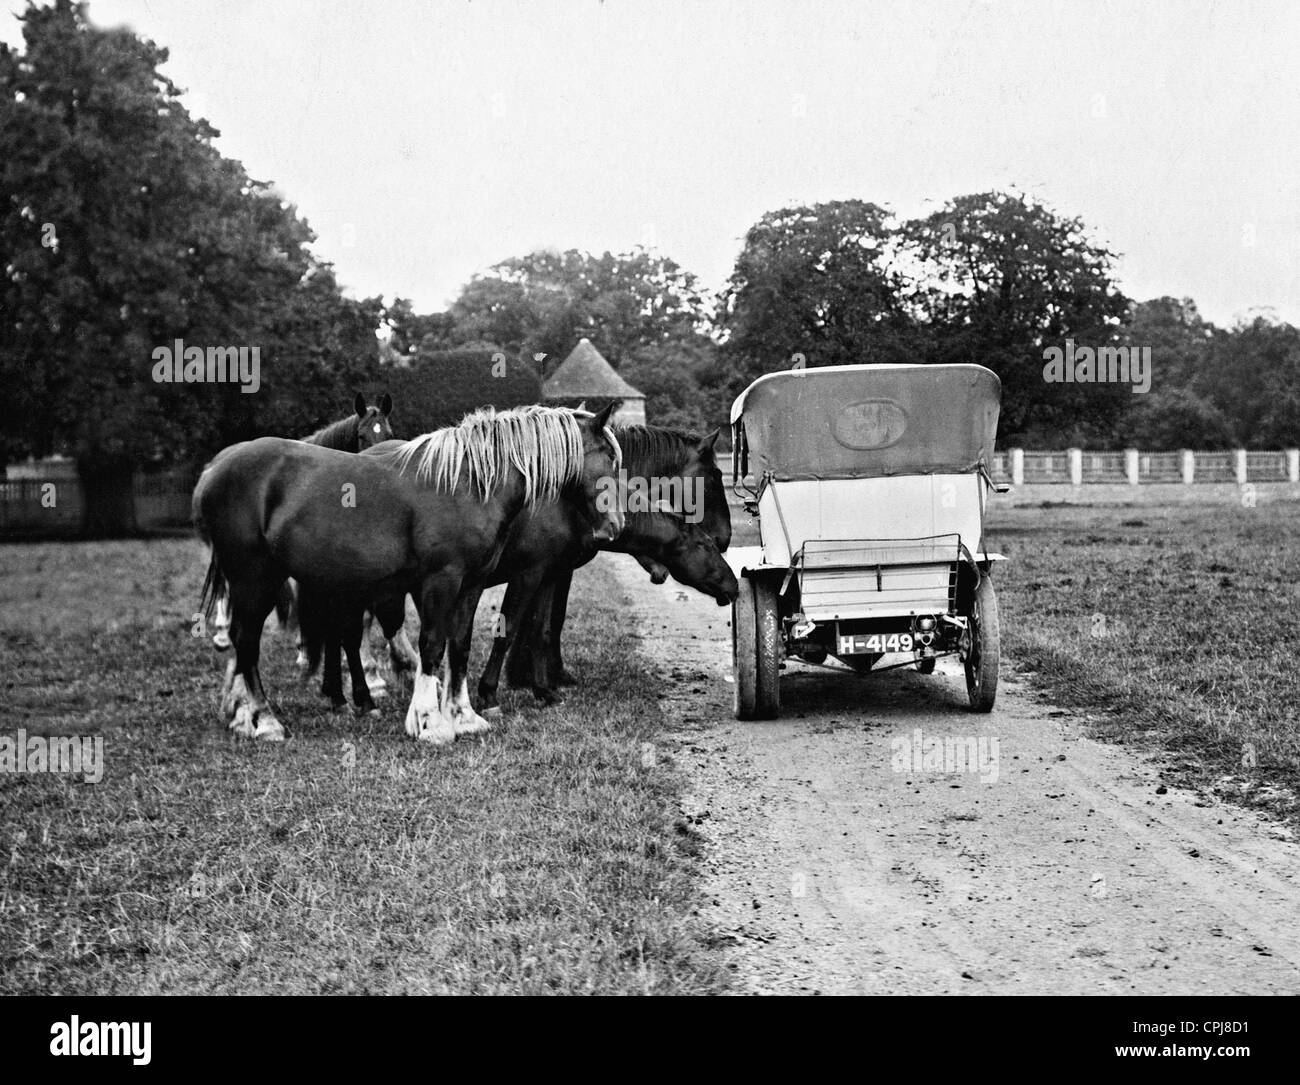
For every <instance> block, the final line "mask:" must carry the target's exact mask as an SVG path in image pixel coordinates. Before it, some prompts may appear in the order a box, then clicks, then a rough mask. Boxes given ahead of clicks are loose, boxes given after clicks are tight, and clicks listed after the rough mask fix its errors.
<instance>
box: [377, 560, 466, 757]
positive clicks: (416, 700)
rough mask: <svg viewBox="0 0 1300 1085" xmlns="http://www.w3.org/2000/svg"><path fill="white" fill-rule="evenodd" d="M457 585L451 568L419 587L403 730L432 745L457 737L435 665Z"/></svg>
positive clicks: (456, 574)
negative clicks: (414, 660)
mask: <svg viewBox="0 0 1300 1085" xmlns="http://www.w3.org/2000/svg"><path fill="white" fill-rule="evenodd" d="M460 586H461V574H460V572H459V571H457V570H452V569H441V570H439V571H438V572H436V573H434V574H432V575H431V576H428V577H426V578H425V580H424V583H423V584H421V586H420V668H419V670H417V671H416V672H415V689H414V691H413V692H412V694H411V705H410V707H409V708H408V709H407V710H406V733H407V734H408V735H410V736H411V737H412V738H415V739H419V740H420V741H421V742H431V743H433V744H434V745H435V746H443V745H446V744H447V743H448V742H454V741H455V739H456V727H455V725H454V724H453V723H452V721H451V719H449V718H448V716H447V714H446V712H445V711H444V709H443V705H442V699H441V697H440V696H439V690H438V665H439V664H440V663H441V662H442V654H443V649H444V648H446V646H447V632H448V627H449V623H450V621H451V611H452V609H453V607H454V606H455V604H456V600H457V597H458V596H459V594H460ZM381 620H382V619H381Z"/></svg>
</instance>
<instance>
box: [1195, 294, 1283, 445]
mask: <svg viewBox="0 0 1300 1085" xmlns="http://www.w3.org/2000/svg"><path fill="white" fill-rule="evenodd" d="M1197 389H1198V391H1200V392H1201V393H1202V394H1203V395H1204V397H1205V398H1206V399H1207V400H1209V402H1211V403H1212V404H1213V405H1214V406H1215V407H1217V408H1218V409H1219V410H1220V411H1222V412H1223V413H1224V414H1225V415H1227V417H1228V418H1229V419H1230V420H1231V422H1232V425H1233V429H1234V432H1235V435H1236V439H1237V442H1236V443H1237V444H1238V446H1239V447H1241V448H1257V449H1258V448H1294V447H1296V446H1297V445H1300V329H1298V328H1296V327H1294V326H1293V325H1291V324H1286V323H1282V322H1279V321H1277V320H1274V319H1272V318H1271V317H1269V316H1264V315H1257V316H1255V317H1253V318H1252V319H1250V320H1247V321H1243V322H1241V323H1239V324H1238V325H1237V326H1236V327H1234V328H1232V329H1230V330H1226V331H1225V330H1222V329H1216V330H1215V333H1214V336H1213V338H1212V339H1211V341H1210V346H1209V349H1208V352H1207V356H1206V360H1205V365H1204V367H1203V368H1202V370H1201V373H1200V377H1199V379H1198V381H1197Z"/></svg>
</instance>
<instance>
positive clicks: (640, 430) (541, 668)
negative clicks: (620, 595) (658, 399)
mask: <svg viewBox="0 0 1300 1085" xmlns="http://www.w3.org/2000/svg"><path fill="white" fill-rule="evenodd" d="M614 432H615V434H616V435H617V437H618V441H619V445H620V446H621V447H622V449H623V458H624V463H625V469H626V472H627V474H628V475H630V476H634V477H639V478H669V479H674V480H681V481H682V482H683V483H685V484H686V486H689V487H690V488H691V489H694V490H696V493H697V496H702V500H699V501H697V508H696V510H695V517H694V518H695V519H697V520H698V524H699V527H700V528H702V529H703V530H704V531H705V532H707V534H708V535H709V536H710V537H711V538H712V540H713V542H714V543H715V545H716V546H717V549H718V551H719V552H725V551H726V549H727V547H728V546H729V545H730V544H731V511H730V508H729V506H728V505H727V492H726V487H725V485H724V484H723V479H722V472H721V471H720V470H719V469H718V465H717V461H716V459H715V458H714V445H715V443H716V442H717V439H718V431H717V430H714V431H713V432H712V433H710V434H708V435H707V436H705V437H698V436H695V435H693V434H690V433H684V432H682V431H680V430H672V429H665V428H663V427H660V426H625V427H618V428H616V429H615V431H614ZM699 488H702V491H703V492H702V495H699ZM683 492H685V487H683ZM599 549H601V550H610V551H614V552H618V553H628V554H631V555H632V556H633V557H635V558H636V560H637V562H638V563H639V564H640V565H641V567H642V568H644V569H645V570H646V572H648V573H650V579H651V582H652V583H655V584H662V583H663V582H664V580H666V579H667V577H668V576H669V574H671V575H672V576H673V577H674V578H675V579H676V580H678V581H680V582H681V583H683V584H685V585H686V586H687V587H693V588H698V587H699V585H698V584H696V583H694V582H693V581H692V580H691V579H690V578H689V577H684V576H682V575H681V574H680V571H679V570H678V569H677V568H673V567H672V566H671V565H669V563H667V562H663V561H658V560H656V558H655V555H654V553H652V552H650V551H648V550H647V549H646V548H644V547H641V546H638V545H637V540H636V539H635V537H634V536H630V535H628V534H627V533H626V532H624V534H623V535H621V536H619V537H618V538H617V539H613V540H608V541H603V542H601V543H600V544H599ZM590 560H591V558H590V556H588V557H587V558H585V559H584V561H581V562H578V563H577V564H575V565H573V566H570V567H568V568H565V567H564V565H563V564H562V563H558V564H556V565H555V566H554V567H553V568H552V569H551V570H550V574H549V575H548V576H547V577H546V578H545V579H544V580H543V581H542V583H541V585H540V586H539V587H538V589H537V591H536V594H535V596H534V599H533V601H532V604H531V606H529V607H526V608H524V610H523V612H522V614H521V615H520V619H519V621H520V628H519V630H518V633H519V635H518V638H517V639H514V646H513V648H512V649H511V651H510V655H509V663H508V665H507V669H506V674H507V676H508V678H509V680H510V684H511V685H512V686H514V687H515V688H516V689H522V688H524V687H525V686H529V685H531V686H532V687H533V689H534V691H537V690H543V691H548V692H542V693H540V694H538V696H539V697H540V698H541V699H542V700H543V701H547V702H548V703H554V701H555V699H556V698H555V696H554V691H555V688H556V687H557V686H561V685H574V684H575V679H574V678H573V677H572V675H570V674H569V673H568V672H567V671H566V670H565V668H564V663H563V660H562V658H561V651H560V635H561V633H562V632H563V629H564V621H565V617H566V615H567V613H568V604H569V589H570V587H571V585H572V582H573V571H574V569H576V568H578V567H579V566H580V565H582V564H584V563H585V561H590ZM703 590H705V591H706V593H707V594H710V595H714V598H717V599H718V600H719V603H721V602H723V601H724V600H722V599H721V598H720V597H719V596H717V595H716V594H715V593H713V592H709V591H708V590H707V589H703ZM732 598H734V595H733V596H732ZM494 647H495V646H494ZM480 692H482V685H481V684H480Z"/></svg>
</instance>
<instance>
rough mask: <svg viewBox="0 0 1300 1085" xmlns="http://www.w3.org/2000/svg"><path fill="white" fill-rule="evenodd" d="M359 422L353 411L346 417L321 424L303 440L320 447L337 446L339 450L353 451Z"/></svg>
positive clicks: (355, 446) (355, 448)
mask: <svg viewBox="0 0 1300 1085" xmlns="http://www.w3.org/2000/svg"><path fill="white" fill-rule="evenodd" d="M360 424H361V419H360V417H359V416H358V415H357V414H356V412H355V411H354V412H353V413H352V414H350V415H348V416H347V417H346V418H340V419H339V420H338V421H337V422H331V423H330V424H329V425H327V426H321V428H320V429H318V430H317V431H316V432H315V433H313V434H312V435H311V436H310V437H304V438H303V442H304V443H305V444H309V445H320V446H321V447H322V448H337V449H338V450H339V451H340V452H355V451H356V450H357V427H358V426H359V425H360Z"/></svg>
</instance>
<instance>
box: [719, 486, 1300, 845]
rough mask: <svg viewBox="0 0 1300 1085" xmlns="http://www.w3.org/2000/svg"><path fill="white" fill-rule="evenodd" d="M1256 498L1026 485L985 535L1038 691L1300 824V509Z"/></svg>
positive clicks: (1001, 503)
mask: <svg viewBox="0 0 1300 1085" xmlns="http://www.w3.org/2000/svg"><path fill="white" fill-rule="evenodd" d="M1259 491H1260V492H1259V497H1260V500H1259V502H1258V503H1257V504H1256V506H1255V507H1253V508H1248V507H1245V505H1243V504H1242V502H1241V500H1240V494H1241V491H1240V488H1239V487H1236V486H1222V487H1211V486H1202V487H1187V486H1177V487H1175V486H1168V487H1141V488H1138V487H1119V486H1115V487H1105V486H1082V487H1066V486H1056V487H1051V486H1035V487H1024V488H1018V489H1017V490H1016V491H1013V495H1012V497H1013V498H1014V499H1015V501H1016V502H1019V503H1017V504H1013V503H1012V501H1011V500H1008V499H1001V500H998V499H995V500H994V502H993V503H992V504H991V505H990V508H989V513H988V519H987V539H988V547H989V549H990V550H993V551H998V552H1001V553H1002V554H1004V555H1006V556H1007V557H1008V558H1010V559H1011V560H1010V561H1008V562H1005V563H1003V564H1001V565H1000V566H999V567H998V569H997V572H996V575H995V583H996V584H997V590H998V599H999V604H1000V610H1001V618H1002V648H1003V652H1004V654H1005V655H1006V656H1007V658H1008V659H1009V660H1010V661H1011V662H1013V663H1014V664H1015V665H1018V666H1019V667H1020V668H1021V669H1022V671H1024V672H1027V673H1028V674H1029V675H1030V676H1031V677H1032V679H1033V680H1034V682H1035V684H1036V685H1037V686H1038V688H1039V689H1040V690H1042V691H1043V692H1045V693H1046V694H1047V695H1048V696H1049V697H1050V698H1051V699H1052V700H1054V701H1055V702H1056V703H1058V704H1062V705H1066V706H1069V707H1071V708H1077V709H1081V710H1083V711H1085V712H1091V713H1092V722H1093V730H1094V733H1095V734H1096V735H1097V736H1098V737H1101V738H1105V739H1108V740H1109V741H1112V742H1118V743H1131V744H1134V745H1137V746H1140V747H1142V748H1144V749H1147V750H1152V751H1158V752H1161V753H1164V754H1167V755H1168V756H1167V757H1166V762H1167V767H1166V769H1165V775H1166V778H1167V779H1168V780H1169V782H1170V783H1181V784H1186V785H1188V786H1192V787H1200V788H1211V789H1213V790H1215V791H1216V792H1218V793H1219V794H1221V795H1223V796H1225V797H1228V798H1232V799H1234V800H1236V801H1239V802H1242V803H1245V804H1246V805H1251V806H1256V807H1262V808H1265V809H1267V810H1269V811H1270V812H1272V813H1275V814H1277V815H1279V816H1281V817H1283V818H1285V819H1287V820H1288V821H1290V822H1291V824H1292V825H1293V826H1294V827H1296V828H1300V809H1298V807H1297V801H1296V792H1297V790H1300V660H1298V659H1297V655H1298V654H1300V548H1298V547H1297V543H1298V542H1300V501H1297V500H1296V499H1295V493H1294V487H1290V486H1272V487H1266V486H1261V487H1259ZM1035 496H1037V497H1038V500H1037V501H1036V502H1034V503H1026V502H1030V501H1031V499H1032V498H1034V497H1035ZM1089 500H1093V501H1097V502H1099V504H1098V505H1086V504H1083V503H1082V502H1086V501H1089ZM1112 501H1114V502H1116V503H1115V504H1111V503H1110V502H1112ZM1119 502H1122V503H1119ZM1133 502H1145V504H1139V505H1137V506H1136V507H1135V506H1134V505H1133ZM732 520H733V523H734V524H735V527H736V531H735V535H734V545H737V546H746V545H755V544H757V542H758V533H757V530H756V529H755V526H754V524H753V523H752V522H750V519H749V517H748V515H747V514H746V513H745V512H744V511H743V510H742V509H741V508H740V506H739V504H738V503H737V504H735V505H733V508H732ZM880 680H881V681H889V677H888V676H887V675H882V676H881V679H880Z"/></svg>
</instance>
